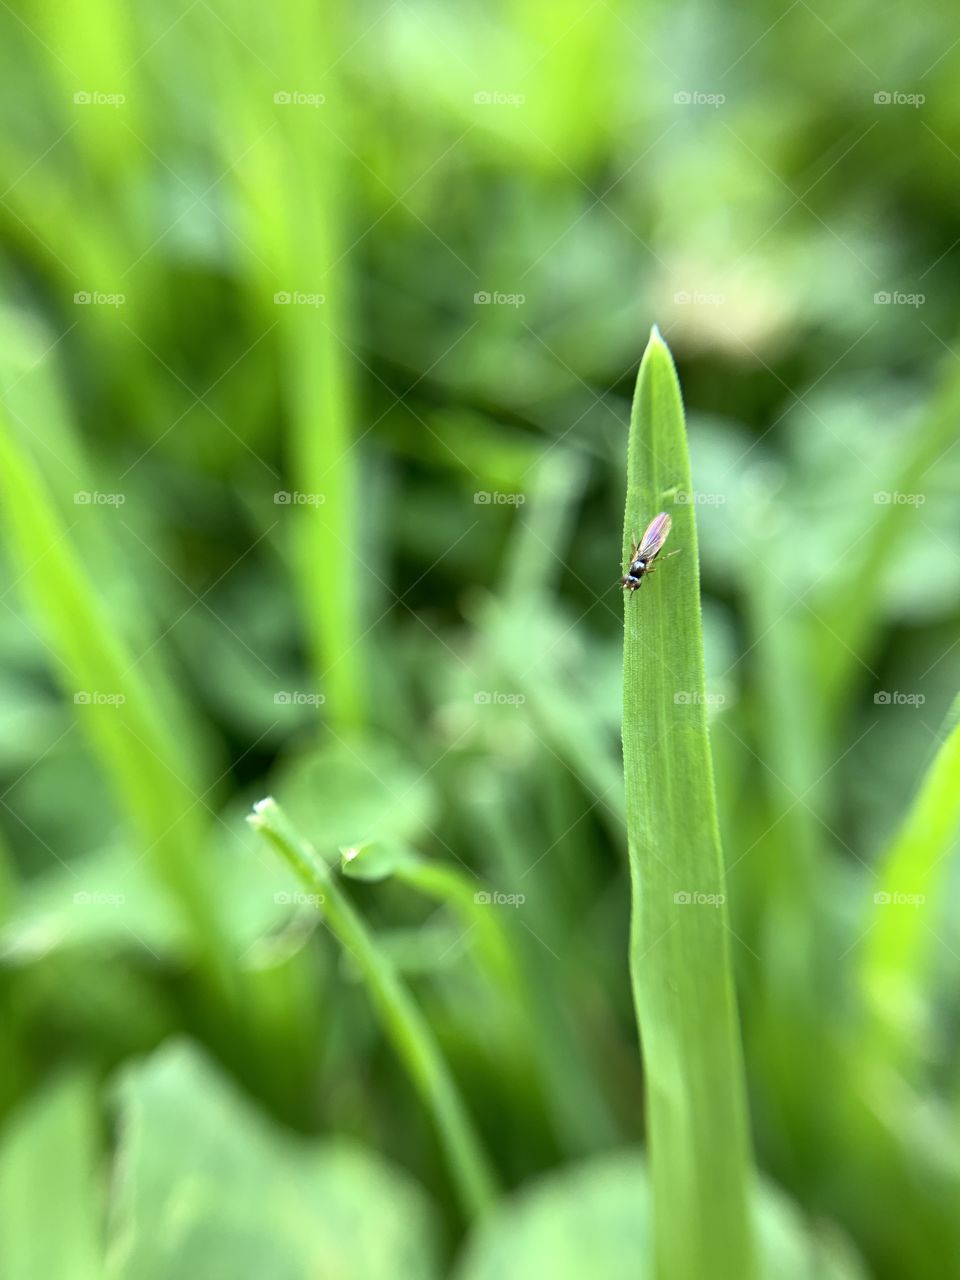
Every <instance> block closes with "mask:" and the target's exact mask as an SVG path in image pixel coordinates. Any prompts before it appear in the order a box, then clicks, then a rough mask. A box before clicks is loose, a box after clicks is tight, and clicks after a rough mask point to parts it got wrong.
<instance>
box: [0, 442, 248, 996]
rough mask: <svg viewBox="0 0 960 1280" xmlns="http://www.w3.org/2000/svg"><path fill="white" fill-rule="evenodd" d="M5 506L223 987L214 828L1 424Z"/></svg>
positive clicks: (152, 848)
mask: <svg viewBox="0 0 960 1280" xmlns="http://www.w3.org/2000/svg"><path fill="white" fill-rule="evenodd" d="M0 495H2V498H3V501H2V504H0V509H2V513H3V520H4V523H5V524H6V527H7V530H8V534H9V539H10V542H11V544H12V546H13V549H14V551H15V553H16V557H17V559H18V560H19V562H20V564H21V566H22V573H21V575H20V578H19V579H18V589H20V590H21V591H22V592H23V593H24V595H25V596H26V597H27V598H28V600H29V601H30V602H31V604H32V605H33V608H34V611H35V614H36V616H37V618H38V619H39V621H40V624H41V627H42V628H43V630H44V632H45V633H46V637H47V640H48V641H49V647H50V652H51V654H52V656H53V657H54V658H55V660H56V665H57V667H58V674H59V676H60V678H61V685H62V687H63V689H64V692H65V693H66V696H67V697H68V698H69V699H70V700H71V701H72V700H73V697H74V695H75V694H76V693H78V692H84V693H87V694H89V695H91V696H92V695H93V694H94V693H99V694H106V695H119V696H121V697H122V701H117V702H115V703H114V704H112V705H95V704H89V705H85V706H83V707H82V709H79V710H78V713H77V714H78V718H79V719H80V720H81V723H82V724H83V727H84V728H85V729H86V730H87V732H88V734H89V737H90V739H91V741H92V744H93V746H94V749H95V750H96V752H97V754H98V755H99V757H100V760H101V762H102V764H103V766H104V768H105V770H106V772H107V774H108V776H109V777H110V779H111V781H112V783H113V785H114V788H115V790H116V792H117V794H118V796H119V798H120V801H121V804H122V805H123V807H124V809H125V811H126V813H127V815H128V818H129V820H130V822H131V824H132V826H133V828H134V830H135V832H136V834H137V837H138V840H139V843H140V845H141V846H142V850H143V851H144V856H147V857H148V858H149V859H150V862H151V864H152V865H153V867H154V869H155V871H156V874H157V876H158V878H159V879H160V880H161V881H162V883H163V884H164V885H165V887H166V888H167V890H168V892H169V893H170V895H171V896H172V898H173V899H175V901H176V903H177V905H178V906H179V908H180V911H181V913H182V915H183V916H184V918H185V920H186V922H187V924H188V927H189V929H190V933H191V936H192V940H193V944H194V946H195V947H196V950H197V954H198V956H200V957H201V959H202V960H204V961H205V962H206V964H207V966H208V968H209V970H210V972H211V973H213V974H216V975H217V977H218V980H222V977H223V974H222V969H221V953H220V949H219V929H218V928H217V924H216V917H215V913H214V912H213V910H212V909H211V905H210V897H209V895H208V893H207V892H206V890H205V885H204V882H203V879H202V876H201V874H200V871H199V867H200V866H201V855H202V850H203V847H204V834H205V824H204V823H203V822H202V820H201V815H200V813H199V809H200V808H201V806H200V805H199V804H198V797H196V796H195V795H193V794H192V792H191V791H190V789H189V787H188V786H187V785H186V783H185V782H183V781H182V780H181V778H180V776H179V771H178V767H177V764H178V754H177V751H176V745H175V743H174V742H173V741H172V740H171V739H170V738H169V736H168V734H167V732H166V730H165V727H164V720H163V716H162V714H161V713H160V711H159V709H158V708H157V706H156V705H155V703H154V700H153V697H152V694H151V691H150V689H149V687H148V686H147V685H146V683H145V682H144V681H143V679H142V678H141V676H140V675H139V673H138V671H137V666H136V660H135V658H134V656H133V655H132V654H131V653H130V652H129V651H128V649H127V648H126V646H125V644H124V643H123V641H122V640H121V638H120V637H119V635H118V634H117V633H116V632H115V631H114V630H113V629H112V628H111V626H110V622H109V619H108V617H107V615H106V613H105V611H104V610H103V609H102V608H101V607H100V603H99V600H98V594H97V591H96V587H95V584H94V583H93V582H92V581H91V580H90V579H89V577H88V575H87V574H86V573H85V571H84V569H83V566H82V565H81V564H80V562H79V560H78V559H77V557H76V554H75V552H74V549H73V546H72V544H71V542H70V540H69V530H68V529H67V528H65V527H64V525H63V522H62V520H61V519H60V518H59V516H58V514H57V511H56V508H55V506H54V503H53V501H52V500H51V497H50V495H49V493H48V492H47V489H46V486H45V485H44V483H43V480H42V478H41V476H40V474H39V472H38V471H37V469H36V466H35V465H34V463H33V461H32V459H31V458H30V457H29V456H28V455H27V454H26V452H24V451H22V450H21V449H20V448H19V446H18V445H17V442H16V440H15V439H14V437H13V435H12V433H11V432H10V430H9V428H8V426H7V423H6V420H5V418H4V417H2V416H0Z"/></svg>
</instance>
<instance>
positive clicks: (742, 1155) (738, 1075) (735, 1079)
mask: <svg viewBox="0 0 960 1280" xmlns="http://www.w3.org/2000/svg"><path fill="white" fill-rule="evenodd" d="M691 488H692V485H691V480H690V462H689V458H688V455H687V444H686V433H685V427H684V416H683V404H682V401H681V397H680V386H679V383H678V381H677V375H676V371H675V369H674V367H673V360H672V358H671V356H670V352H669V350H668V349H667V347H666V345H665V344H664V342H663V339H662V338H661V337H660V334H659V333H658V331H657V330H656V329H654V331H653V333H652V335H651V338H650V342H649V344H648V346H647V350H646V352H645V353H644V357H643V362H642V364H641V366H640V374H639V377H638V380H637V389H636V395H635V398H634V403H633V412H632V415H631V422H630V442H629V453H628V462H627V505H626V521H625V526H624V561H625V562H626V557H627V555H628V554H629V552H630V548H631V546H632V545H633V538H634V535H639V534H641V533H642V531H643V529H644V528H645V526H646V524H647V523H648V522H649V521H650V519H651V518H652V517H653V516H654V515H656V514H657V513H658V512H659V511H662V510H664V509H665V508H667V509H669V510H670V513H671V514H672V516H673V519H674V528H673V532H672V535H671V539H670V544H669V545H668V547H667V550H668V551H669V550H675V549H679V550H680V551H681V554H680V555H678V556H677V557H676V558H675V559H671V560H670V561H668V562H664V561H662V560H661V566H660V568H659V570H658V572H657V573H656V575H655V576H654V577H652V578H650V579H648V580H647V581H645V582H644V584H643V587H642V589H641V590H639V591H636V592H625V593H624V607H625V611H626V621H625V629H624V672H623V681H624V692H623V698H624V707H623V754H624V769H625V775H626V793H627V830H628V843H629V856H630V872H631V881H632V893H633V913H632V927H631V938H630V968H631V977H632V981H633V989H634V1000H635V1003H636V1010H637V1019H638V1022H639V1026H640V1037H641V1041H642V1043H643V1052H644V1064H645V1073H646V1087H647V1100H646V1102H647V1129H648V1134H649V1145H650V1163H651V1170H652V1177H653V1190H654V1207H655V1213H654V1223H655V1230H654V1235H655V1251H656V1274H657V1276H658V1277H659V1280H686V1278H687V1277H693V1276H711V1277H712V1278H713V1280H728V1278H729V1280H749V1277H751V1276H754V1275H755V1274H756V1271H755V1261H754V1249H753V1240H752V1233H751V1226H750V1204H751V1197H752V1190H753V1173H752V1164H751V1155H750V1145H749V1136H748V1126H747V1118H746V1102H745V1086H744V1078H743V1065H742V1060H741V1050H740V1043H739V1037H738V1030H737V1016H736V1006H735V1000H734V989H733V978H732V972H731V962H730V936H731V935H730V930H729V926H728V924H727V910H726V900H725V889H724V884H725V881H724V871H723V862H722V855H721V851H720V837H719V833H718V828H717V816H716V807H715V799H714V790H713V775H712V766H711V761H710V745H709V741H708V737H707V724H706V706H705V695H704V663H703V637H702V631H701V617H700V587H699V570H698V562H697V535H696V528H695V524H694V508H693V506H692V505H689V504H685V505H677V506H675V507H674V506H672V495H673V493H675V492H677V491H686V492H689V491H690V490H691ZM698 899H703V900H698Z"/></svg>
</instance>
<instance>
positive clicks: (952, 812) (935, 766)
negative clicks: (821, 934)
mask: <svg viewBox="0 0 960 1280" xmlns="http://www.w3.org/2000/svg"><path fill="white" fill-rule="evenodd" d="M956 712H957V707H956V706H955V707H954V712H953V716H952V720H953V721H954V723H953V726H952V728H951V730H950V732H949V734H948V736H947V738H946V740H945V741H944V742H943V744H942V745H941V747H940V749H939V751H938V752H937V754H936V756H935V757H934V760H933V763H932V764H931V765H930V768H929V769H928V770H927V773H926V776H925V777H924V779H923V782H922V784H921V786H920V790H919V792H918V794H917V796H916V799H915V800H914V802H913V804H912V805H911V807H910V810H909V812H908V813H907V816H906V818H905V820H904V822H903V825H902V827H901V828H900V831H899V832H898V833H897V835H896V837H895V838H894V841H893V843H892V845H891V847H890V849H889V851H888V852H887V853H886V855H885V856H884V858H883V860H882V862H881V864H880V867H879V872H880V879H879V881H878V882H875V883H874V884H873V891H874V893H873V902H872V903H871V909H870V914H869V919H868V922H867V923H866V924H865V928H866V930H867V932H866V937H865V940H864V953H863V965H862V969H861V986H862V992H863V998H864V1001H865V1003H866V1006H867V1011H868V1015H869V1018H870V1023H871V1027H872V1030H873V1032H874V1035H873V1036H872V1037H867V1038H865V1040H864V1044H865V1046H867V1045H868V1046H869V1050H865V1051H866V1052H867V1057H868V1058H869V1059H870V1060H871V1061H873V1062H876V1061H877V1060H878V1058H879V1059H881V1060H883V1061H890V1059H891V1058H892V1059H893V1060H894V1061H896V1062H897V1064H898V1065H900V1066H901V1067H903V1066H905V1065H906V1063H907V1062H908V1061H910V1060H911V1059H914V1058H915V1057H916V1056H917V1053H918V1050H919V1049H921V1047H922V1046H923V1045H924V1044H929V1042H930V1030H931V1028H930V1026H929V1024H928V1023H927V1020H926V1018H925V1016H924V1015H925V1001H924V974H925V970H926V963H925V962H926V959H927V957H928V955H929V952H930V948H931V946H932V945H936V942H937V933H938V932H939V929H938V926H937V925H936V924H935V923H933V922H932V921H931V920H929V919H928V917H929V915H930V913H931V911H932V910H933V909H934V904H935V903H936V902H937V901H938V900H939V899H941V898H942V894H943V891H944V885H945V882H946V880H947V878H948V875H949V872H950V859H949V854H950V851H951V847H952V844H953V841H954V839H955V838H956V833H957V828H958V826H960V723H956V722H955V721H956Z"/></svg>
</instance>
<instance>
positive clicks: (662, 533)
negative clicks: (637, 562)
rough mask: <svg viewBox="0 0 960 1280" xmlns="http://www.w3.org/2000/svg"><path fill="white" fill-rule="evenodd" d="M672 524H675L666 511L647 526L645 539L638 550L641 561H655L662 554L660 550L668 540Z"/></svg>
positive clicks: (642, 539) (643, 538) (641, 540)
mask: <svg viewBox="0 0 960 1280" xmlns="http://www.w3.org/2000/svg"><path fill="white" fill-rule="evenodd" d="M671 524H673V521H672V520H671V519H670V517H669V516H668V515H667V513H666V512H665V511H661V512H660V514H659V515H658V516H654V517H653V519H652V520H651V521H650V523H649V524H648V525H647V527H646V530H645V531H644V535H643V537H642V538H641V539H640V546H639V547H638V548H637V556H638V557H639V558H640V559H641V560H653V559H654V558H655V557H656V556H658V555H659V554H660V548H661V547H662V546H663V544H664V543H665V542H666V540H667V534H668V533H669V532H670V526H671Z"/></svg>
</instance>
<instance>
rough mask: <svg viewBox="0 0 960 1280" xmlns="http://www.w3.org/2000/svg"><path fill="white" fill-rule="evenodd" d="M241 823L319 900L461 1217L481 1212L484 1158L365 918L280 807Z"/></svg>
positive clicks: (486, 1205) (490, 1187)
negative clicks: (433, 1139) (421, 1116)
mask: <svg viewBox="0 0 960 1280" xmlns="http://www.w3.org/2000/svg"><path fill="white" fill-rule="evenodd" d="M247 821H248V822H249V823H250V824H251V826H253V827H254V828H255V829H256V830H257V831H260V832H261V833H262V834H263V836H264V837H265V838H266V840H267V841H268V842H269V843H270V844H271V845H272V846H273V848H274V849H276V850H277V852H278V853H279V854H280V855H281V856H282V857H283V858H284V860H285V861H286V862H288V863H289V864H290V866H291V867H292V868H293V870H294V871H295V872H296V874H297V875H298V876H299V878H300V879H301V881H302V882H303V884H304V885H305V886H306V887H307V888H308V889H309V890H310V892H311V893H312V894H315V895H316V897H317V906H318V909H319V910H320V911H321V913H322V915H323V918H324V920H325V921H326V922H327V924H328V925H329V926H330V929H331V930H332V932H333V933H334V934H335V935H336V937H337V939H338V940H339V942H340V943H341V944H342V945H343V946H344V947H345V948H346V949H347V950H348V951H349V952H350V954H351V956H352V957H353V960H354V961H355V963H356V964H357V966H358V968H359V969H360V972H361V973H362V974H363V977H364V979H365V981H366V984H367V987H368V990H369V992H370V996H371V998H372V1000H373V1003H374V1005H375V1006H376V1009H377V1011H378V1013H379V1015H380V1017H381V1019H382V1021H383V1026H384V1028H385V1030H386V1032H387V1034H388V1036H389V1037H390V1039H391V1040H392V1042H393V1044H394V1046H395V1048H396V1050H397V1053H398V1054H399V1056H400V1059H401V1061H402V1062H403V1063H404V1065H405V1066H406V1068H407V1070H408V1071H409V1072H410V1075H411V1077H412V1079H413V1082H414V1084H415V1086H416V1088H417V1089H418V1090H419V1092H420V1094H421V1095H422V1097H423V1100H424V1102H425V1104H426V1106H427V1108H428V1109H429V1110H430V1111H431V1112H432V1114H433V1118H434V1121H435V1123H436V1126H437V1131H438V1133H439V1135H440V1141H441V1143H442V1144H443V1147H444V1150H445V1152H446V1155H447V1158H448V1160H449V1162H450V1169H451V1172H452V1174H453V1178H454V1180H455V1183H456V1186H457V1190H458V1192H459V1195H460V1200H461V1203H462V1206H463V1208H464V1210H465V1212H466V1213H467V1214H468V1215H470V1216H471V1217H478V1216H480V1215H482V1214H484V1213H486V1212H487V1211H488V1210H489V1209H490V1208H492V1206H493V1202H494V1199H495V1196H496V1192H495V1185H494V1180H493V1175H492V1172H491V1170H490V1167H489V1164H488V1161H487V1158H486V1154H485V1153H484V1150H483V1147H482V1146H481V1143H480V1140H479V1138H478V1136H477V1134H476V1132H475V1130H474V1128H473V1124H472V1122H471V1120H470V1117H469V1115H468V1114H467V1111H466V1108H465V1107H464V1105H463V1100H462V1098H461V1096H460V1093H459V1091H458V1089H457V1086H456V1084H455V1083H454V1081H453V1078H452V1076H451V1075H450V1072H449V1070H448V1069H447V1064H446V1062H445V1061H444V1058H443V1055H442V1054H441V1052H440V1049H439V1046H438V1045H437V1042H436V1040H435V1038H434V1035H433V1032H432V1031H431V1029H430V1026H429V1024H428V1023H427V1021H426V1019H425V1018H424V1016H423V1014H422V1013H421V1012H420V1009H419V1007H418V1006H417V1004H416V1003H415V1002H414V1000H413V998H412V997H411V995H410V993H409V991H408V990H407V988H406V987H405V986H404V984H403V983H402V982H401V981H400V980H399V978H398V977H397V975H396V973H395V972H394V969H393V966H392V965H391V964H390V962H389V961H388V960H387V958H386V956H385V955H384V954H383V952H382V951H381V950H380V948H379V947H378V946H377V943H376V941H375V939H374V937H373V936H372V934H371V933H370V932H369V931H368V929H367V927H366V925H365V924H364V922H363V920H362V919H361V918H360V916H359V915H358V914H357V912H356V911H355V910H354V908H353V906H352V905H351V903H350V902H349V900H348V899H347V897H346V896H345V894H343V892H342V891H341V890H340V888H339V886H338V885H337V883H336V881H335V880H334V878H333V877H332V876H331V874H330V871H329V869H328V868H327V866H326V865H325V864H324V862H323V861H322V860H321V859H320V858H319V857H318V856H317V854H316V852H315V851H314V849H313V848H312V847H311V846H310V845H309V844H307V842H306V841H305V840H303V839H302V838H301V837H300V835H299V834H298V833H297V832H296V831H294V830H293V828H292V827H291V825H290V824H289V823H288V821H287V820H286V817H285V816H284V814H283V812H282V810H281V809H280V806H279V805H278V804H277V803H276V802H275V801H274V800H272V799H269V798H268V799H266V800H261V801H260V802H259V804H257V805H256V806H255V810H254V813H253V814H251V815H250V817H249V818H248V819H247Z"/></svg>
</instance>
